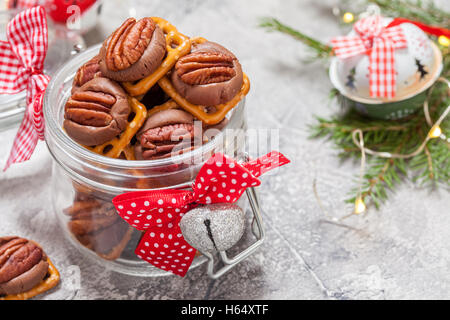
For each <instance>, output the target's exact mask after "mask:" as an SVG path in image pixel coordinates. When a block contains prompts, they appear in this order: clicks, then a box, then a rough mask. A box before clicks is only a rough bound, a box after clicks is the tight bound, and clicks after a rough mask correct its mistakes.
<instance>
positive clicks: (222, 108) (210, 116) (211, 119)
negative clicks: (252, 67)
mask: <svg viewBox="0 0 450 320" xmlns="http://www.w3.org/2000/svg"><path fill="white" fill-rule="evenodd" d="M158 84H159V86H160V87H161V89H163V90H164V92H165V93H167V95H168V96H169V97H171V98H172V99H173V100H174V101H175V102H176V103H177V104H178V105H179V106H180V107H182V108H183V109H184V110H186V111H187V112H189V113H191V114H192V115H193V116H195V117H196V118H197V119H199V120H201V121H202V122H204V123H206V124H209V125H213V124H217V123H219V122H220V121H222V120H223V118H225V116H226V114H227V113H228V111H230V110H231V109H233V108H234V107H235V106H236V105H237V104H238V103H239V101H241V100H242V98H243V97H244V96H245V95H246V94H247V93H248V91H249V90H250V80H249V79H248V77H247V75H246V74H245V73H244V78H243V81H242V86H241V90H239V92H238V93H237V94H236V95H235V96H234V97H233V99H231V100H230V101H228V102H227V103H224V104H218V105H216V106H214V108H215V109H216V111H215V112H213V113H207V112H205V110H204V106H199V105H195V104H192V103H190V102H189V101H187V100H186V99H185V98H183V97H182V96H181V95H180V94H179V93H178V92H177V91H176V90H175V88H174V87H173V85H172V83H171V82H170V80H169V79H168V78H167V77H163V78H162V79H161V80H159V81H158Z"/></svg>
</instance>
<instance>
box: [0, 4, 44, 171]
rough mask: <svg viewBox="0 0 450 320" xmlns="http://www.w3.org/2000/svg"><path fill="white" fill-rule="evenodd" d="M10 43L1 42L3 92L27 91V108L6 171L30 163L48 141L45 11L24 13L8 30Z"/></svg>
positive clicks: (0, 89) (35, 8) (36, 9)
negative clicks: (41, 143)
mask: <svg viewBox="0 0 450 320" xmlns="http://www.w3.org/2000/svg"><path fill="white" fill-rule="evenodd" d="M6 35H7V38H8V41H0V61H1V63H0V93H1V94H15V93H18V92H20V91H23V90H26V91H27V98H26V102H27V109H26V111H25V114H24V117H23V120H22V123H21V125H20V127H19V131H18V132H17V135H16V138H15V140H14V143H13V147H12V150H11V153H10V155H9V158H8V161H7V163H6V167H5V169H4V170H6V169H7V168H8V167H9V166H10V165H11V164H13V163H15V162H22V161H26V160H28V159H29V158H30V157H31V155H32V153H33V151H34V148H35V147H36V144H37V142H38V140H39V139H41V140H43V139H44V119H43V115H42V99H43V95H44V92H45V89H46V88H47V84H48V82H49V80H50V78H49V77H48V76H46V75H44V74H43V69H44V59H45V55H46V53H47V20H46V17H45V10H44V9H43V8H42V7H40V6H37V7H34V8H31V9H28V10H26V11H22V12H20V13H19V14H18V15H17V16H16V17H14V18H13V19H12V20H11V21H10V22H9V23H8V27H7V30H6Z"/></svg>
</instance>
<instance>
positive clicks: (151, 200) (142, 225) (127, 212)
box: [113, 152, 289, 277]
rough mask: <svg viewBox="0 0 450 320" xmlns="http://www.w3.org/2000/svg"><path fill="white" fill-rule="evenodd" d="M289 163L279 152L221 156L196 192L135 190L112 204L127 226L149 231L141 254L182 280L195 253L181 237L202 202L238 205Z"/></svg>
mask: <svg viewBox="0 0 450 320" xmlns="http://www.w3.org/2000/svg"><path fill="white" fill-rule="evenodd" d="M287 163H289V160H288V159H287V158H286V157H285V156H283V155H282V154H281V153H279V152H271V153H269V154H267V155H265V156H263V157H261V158H258V159H256V160H253V161H250V162H246V163H244V164H239V163H237V162H236V161H235V160H233V159H230V158H228V157H226V156H224V155H223V154H221V153H217V154H215V155H213V156H212V157H211V158H210V159H209V160H208V161H207V162H206V163H205V164H204V165H203V166H202V168H201V169H200V171H199V173H198V175H197V177H196V179H195V182H194V183H193V184H192V190H174V189H165V190H154V191H137V192H130V193H125V194H122V195H119V196H117V197H115V198H114V199H113V204H114V206H115V207H116V209H117V211H118V213H119V215H120V216H121V217H122V218H123V219H124V220H125V221H126V222H128V223H129V224H130V225H131V226H133V227H134V228H136V229H138V230H140V231H145V234H144V235H143V236H142V238H141V241H140V242H139V244H138V246H137V248H136V251H135V253H136V255H137V256H138V257H139V258H141V259H143V260H145V261H148V262H149V263H151V264H153V265H154V266H156V267H158V268H160V269H162V270H165V271H169V272H172V273H174V274H176V275H179V276H182V277H183V276H184V275H185V274H186V272H187V270H188V269H189V266H190V265H191V263H192V261H193V259H194V257H195V253H196V250H195V249H194V248H192V247H191V246H190V245H189V244H188V243H187V242H186V241H185V240H184V238H183V235H182V233H181V230H180V227H179V222H180V220H181V218H182V217H183V215H184V214H185V213H186V212H188V211H189V210H190V209H192V208H194V207H196V206H198V205H201V204H209V203H220V202H229V203H232V202H236V201H237V200H238V199H239V198H240V196H241V195H242V194H243V192H244V191H245V189H247V188H248V187H255V186H258V185H260V183H261V182H260V181H259V180H258V179H257V177H259V176H260V175H261V174H263V173H265V172H267V171H269V170H271V169H274V168H277V167H279V166H282V165H284V164H287Z"/></svg>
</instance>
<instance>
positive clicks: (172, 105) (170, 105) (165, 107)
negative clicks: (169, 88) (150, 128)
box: [147, 99, 179, 118]
mask: <svg viewBox="0 0 450 320" xmlns="http://www.w3.org/2000/svg"><path fill="white" fill-rule="evenodd" d="M178 107H179V106H178V104H177V103H176V102H175V101H173V100H172V99H171V100H169V101H167V102H164V103H163V104H161V105H159V106H154V107H153V108H151V109H150V110H148V111H147V118H150V117H151V116H152V115H154V114H155V113H158V112H160V111H163V110H169V109H175V108H178Z"/></svg>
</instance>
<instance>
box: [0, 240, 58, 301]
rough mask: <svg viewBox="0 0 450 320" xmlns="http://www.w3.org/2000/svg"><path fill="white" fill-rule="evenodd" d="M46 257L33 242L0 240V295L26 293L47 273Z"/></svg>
mask: <svg viewBox="0 0 450 320" xmlns="http://www.w3.org/2000/svg"><path fill="white" fill-rule="evenodd" d="M48 266H49V265H48V263H47V256H46V255H45V253H44V252H43V250H42V249H41V248H40V247H39V246H37V245H36V244H35V243H34V242H32V241H29V240H27V239H23V238H19V237H2V238H0V295H10V294H18V293H23V292H26V291H28V290H30V289H32V288H33V287H35V286H36V285H38V284H39V283H40V282H41V281H42V280H43V279H44V278H45V276H46V274H47V272H48Z"/></svg>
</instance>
